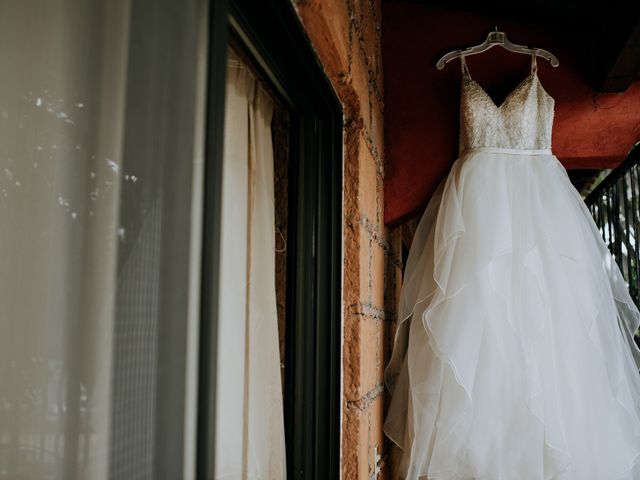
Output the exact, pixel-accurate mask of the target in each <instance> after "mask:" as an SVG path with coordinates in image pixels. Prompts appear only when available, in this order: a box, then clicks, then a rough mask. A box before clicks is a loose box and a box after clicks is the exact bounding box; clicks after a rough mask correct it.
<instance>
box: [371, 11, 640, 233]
mask: <svg viewBox="0 0 640 480" xmlns="http://www.w3.org/2000/svg"><path fill="white" fill-rule="evenodd" d="M492 21H493V23H492ZM495 22H496V21H495V20H494V19H490V18H488V17H484V16H481V15H477V14H472V13H466V12H454V11H448V10H443V9H436V8H428V7H425V6H421V5H416V4H409V3H386V4H383V22H382V23H383V29H382V38H383V42H382V44H383V65H384V85H385V122H384V125H385V148H386V169H385V222H386V223H387V224H389V225H393V224H397V223H399V222H401V221H403V220H406V219H408V218H410V217H412V216H414V215H416V214H417V213H419V212H420V211H421V210H422V209H423V208H424V206H425V205H426V202H427V201H428V199H429V198H430V197H431V195H432V193H433V191H434V190H435V188H436V186H437V184H438V182H439V181H440V180H441V179H442V178H443V177H444V176H445V175H446V173H447V171H448V170H449V167H450V165H451V163H453V161H454V160H455V158H456V156H457V153H458V108H459V93H460V62H459V61H458V60H454V61H452V62H449V63H448V64H447V65H446V67H445V68H444V70H437V69H436V68H435V63H436V61H437V60H438V58H440V56H441V55H443V54H445V53H447V52H449V51H450V50H453V49H455V48H464V47H466V46H470V45H475V44H477V43H480V42H481V41H482V40H484V38H485V37H486V35H487V32H488V31H489V30H491V29H493V26H494V23H495ZM498 27H499V29H500V30H503V31H505V32H506V33H507V35H508V37H509V39H510V40H511V41H513V42H514V43H520V44H524V45H533V46H539V47H541V48H545V49H547V50H549V51H551V52H552V53H554V54H555V55H556V56H557V57H558V59H559V60H560V66H559V67H558V68H553V67H551V66H550V65H549V63H548V62H547V61H546V60H543V59H540V58H539V59H538V66H539V77H540V80H541V82H542V84H543V86H544V88H545V89H546V90H547V92H548V93H549V94H550V95H551V96H553V97H554V98H555V99H556V108H555V123H554V128H553V138H552V142H553V151H554V153H555V154H556V156H557V157H558V158H559V159H560V161H561V162H562V163H563V164H564V165H565V167H566V168H567V169H570V168H613V167H615V166H617V165H618V164H619V163H620V162H621V161H622V160H624V158H625V157H626V155H627V153H628V152H629V150H630V149H631V147H632V145H633V144H634V143H635V142H636V141H638V140H640V82H635V83H634V84H632V86H631V87H630V88H629V89H628V90H627V91H626V92H625V93H624V94H606V95H604V94H596V93H595V92H594V91H593V89H592V86H591V85H589V83H588V80H587V79H588V78H589V72H588V71H587V70H588V68H589V65H588V64H589V60H588V55H589V52H585V51H584V49H583V48H582V49H581V44H580V42H579V39H575V38H570V37H569V38H562V37H561V36H560V35H558V34H557V33H554V32H553V31H552V30H550V29H547V28H545V27H544V26H542V25H540V24H539V23H538V24H536V23H531V24H522V23H514V22H508V21H499V22H498ZM579 55H582V56H583V58H579ZM467 63H468V65H469V70H470V72H471V76H472V77H473V78H474V79H475V80H476V81H477V82H478V83H479V84H480V85H482V86H483V87H484V88H485V90H487V92H488V93H489V95H491V96H492V98H493V99H494V101H495V102H496V103H498V104H499V103H500V102H501V101H502V100H503V99H504V98H505V97H506V95H507V94H508V93H509V91H511V89H512V88H513V87H515V86H516V85H517V84H518V83H519V82H520V81H521V80H522V79H523V78H524V77H525V76H526V75H528V73H529V65H530V57H528V56H526V55H517V54H514V53H510V52H508V51H506V50H504V49H501V48H493V49H491V50H489V51H488V52H486V53H484V54H482V55H476V56H473V57H469V58H468V59H467Z"/></svg>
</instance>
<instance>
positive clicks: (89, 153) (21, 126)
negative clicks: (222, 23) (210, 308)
mask: <svg viewBox="0 0 640 480" xmlns="http://www.w3.org/2000/svg"><path fill="white" fill-rule="evenodd" d="M203 3H205V2H201V1H198V0H187V1H185V0H159V1H158V0H156V1H149V0H109V1H99V0H91V1H87V0H49V1H47V2H30V1H15V2H10V1H3V0H0V70H1V71H2V74H1V75H0V252H1V254H0V272H1V273H0V479H11V480H19V479H65V480H66V479H76V478H77V479H92V480H94V479H95V480H99V479H106V478H113V479H125V478H140V479H147V478H148V479H158V478H172V479H175V478H182V476H183V473H184V472H183V470H184V467H183V466H184V465H185V462H187V461H188V459H187V458H186V457H188V455H189V453H188V452H187V456H185V454H184V447H183V444H184V441H183V437H184V436H185V415H186V416H187V417H188V414H186V413H185V412H190V411H191V410H193V409H192V408H191V407H192V405H191V403H190V400H188V399H191V398H193V389H194V388H195V387H194V385H193V384H192V383H191V384H190V383H189V382H190V381H191V380H192V379H193V372H192V371H189V372H188V371H187V365H188V364H193V362H192V361H191V360H190V359H189V357H187V351H189V355H197V351H196V349H195V348H191V344H190V343H189V342H191V343H195V341H194V335H193V329H194V328H195V327H194V325H195V322H196V321H197V308H195V306H197V296H195V297H194V295H193V294H191V295H190V291H191V292H193V289H194V288H195V287H196V286H197V285H198V278H197V271H198V264H197V261H194V260H193V259H194V258H196V257H197V255H198V249H199V244H198V241H197V238H196V239H194V237H193V235H194V232H195V233H196V234H197V233H198V232H199V225H198V222H199V217H198V216H197V212H198V211H199V210H198V209H199V203H198V202H199V201H200V198H199V191H200V190H199V189H196V190H195V191H194V188H193V186H194V185H196V186H197V185H200V183H201V180H200V178H198V177H199V172H200V171H199V169H198V168H194V165H198V164H199V162H194V159H195V157H196V156H197V155H199V154H201V148H200V146H199V145H198V144H197V139H198V138H201V133H200V132H199V131H198V128H197V126H198V125H201V124H202V122H201V117H202V108H201V106H200V104H199V102H197V98H198V95H200V94H201V91H202V85H203V83H202V79H203V77H202V72H203V69H202V68H201V64H202V62H201V60H199V58H202V45H203V42H202V41H201V38H200V37H201V36H202V27H203V25H204V23H203V21H202V19H203V18H206V16H204V15H203V12H202V11H201V10H202V4H203ZM199 56H200V57H199ZM196 147H197V148H196ZM194 200H195V202H194ZM194 212H196V213H194ZM192 218H196V222H195V223H193V222H192ZM196 237H197V235H196ZM185 392H186V393H185ZM191 423H193V421H192V420H191ZM190 445H191V444H190Z"/></svg>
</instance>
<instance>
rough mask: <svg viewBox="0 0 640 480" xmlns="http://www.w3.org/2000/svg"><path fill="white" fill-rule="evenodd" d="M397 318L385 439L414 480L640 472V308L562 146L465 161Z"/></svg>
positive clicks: (443, 192)
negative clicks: (560, 153)
mask: <svg viewBox="0 0 640 480" xmlns="http://www.w3.org/2000/svg"><path fill="white" fill-rule="evenodd" d="M399 321H400V322H399V325H398V330H397V333H396V338H395V343H394V350H393V355H392V358H391V361H390V363H389V365H388V367H387V371H386V380H387V385H388V387H389V389H390V391H391V393H392V398H391V403H390V406H389V411H388V414H387V418H386V421H385V432H386V433H387V435H388V436H389V437H390V438H391V439H392V440H393V442H395V443H396V444H397V445H399V446H400V448H401V449H402V457H401V461H400V465H399V471H400V475H401V477H402V478H406V479H411V480H414V479H425V478H426V479H428V480H441V479H442V480H454V479H455V480H472V479H473V480H480V479H482V480H551V479H554V480H556V479H558V480H559V479H562V480H633V479H636V480H637V479H640V376H639V375H638V364H639V363H640V362H639V361H638V358H639V352H638V349H637V347H636V346H635V344H634V342H633V333H634V332H635V331H636V329H637V328H638V326H639V324H640V313H639V312H638V309H637V308H636V306H635V305H634V303H633V301H632V299H631V298H630V296H629V292H628V287H627V284H626V283H625V281H624V279H623V277H622V275H621V273H620V270H619V269H618V267H617V265H616V264H615V262H614V260H613V258H612V257H611V255H610V253H609V251H608V249H607V246H606V245H605V243H604V241H603V240H602V238H601V236H600V233H599V231H598V230H597V228H596V225H595V223H594V221H593V219H592V217H591V215H590V213H589V211H588V209H587V208H586V206H585V204H584V202H583V201H582V199H581V197H580V195H579V194H578V192H577V191H576V190H575V189H574V187H573V186H572V184H571V183H570V181H569V178H568V176H567V173H566V171H565V169H564V167H563V166H562V165H561V164H560V163H559V161H558V160H557V159H556V157H554V156H553V155H552V154H551V153H550V152H549V153H547V154H544V153H543V154H539V153H538V154H534V153H530V154H527V152H511V151H501V150H498V149H483V150H481V151H471V152H469V153H467V154H465V155H463V156H462V157H460V158H459V159H458V160H456V162H455V163H454V165H453V167H452V170H451V172H450V174H449V175H448V177H447V178H446V179H445V181H443V182H442V183H441V185H440V186H439V187H438V190H437V192H436V194H435V195H434V196H433V198H432V199H431V201H430V203H429V205H428V207H427V210H426V211H425V214H424V216H423V218H422V220H421V222H420V224H419V226H418V229H417V231H416V234H415V237H414V240H413V245H412V246H411V250H410V253H409V258H408V261H407V265H406V269H405V277H404V284H403V290H402V295H401V305H400V308H399Z"/></svg>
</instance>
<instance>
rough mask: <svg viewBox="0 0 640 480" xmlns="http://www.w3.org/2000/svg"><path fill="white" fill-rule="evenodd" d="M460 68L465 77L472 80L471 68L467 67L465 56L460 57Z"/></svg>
mask: <svg viewBox="0 0 640 480" xmlns="http://www.w3.org/2000/svg"><path fill="white" fill-rule="evenodd" d="M460 68H461V70H462V75H463V76H465V77H467V78H471V75H470V74H469V67H467V61H466V60H465V58H464V55H460Z"/></svg>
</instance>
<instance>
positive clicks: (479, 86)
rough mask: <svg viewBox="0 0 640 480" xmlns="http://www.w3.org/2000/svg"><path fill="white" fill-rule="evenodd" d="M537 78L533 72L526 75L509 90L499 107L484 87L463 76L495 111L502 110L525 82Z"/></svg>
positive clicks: (470, 77) (536, 73)
mask: <svg viewBox="0 0 640 480" xmlns="http://www.w3.org/2000/svg"><path fill="white" fill-rule="evenodd" d="M537 77H538V72H536V71H533V72H531V73H529V75H527V76H526V77H524V78H523V79H522V80H521V81H520V83H518V84H517V85H516V86H515V87H513V89H512V90H511V92H509V93H508V94H507V96H506V97H504V100H502V102H501V103H500V105H498V104H497V103H496V102H495V101H494V100H493V98H492V97H491V95H489V94H488V93H487V91H486V90H485V89H484V87H483V86H482V85H480V84H479V83H478V82H476V81H475V80H474V79H473V77H472V76H471V75H469V74H466V75H465V78H466V79H467V80H468V81H471V82H473V83H474V84H475V85H476V86H477V87H478V88H479V89H480V91H481V92H482V93H483V94H484V96H485V97H487V98H488V99H489V101H490V102H491V104H492V105H493V106H494V107H495V108H496V109H497V110H500V109H502V107H503V106H504V104H505V103H507V101H508V100H509V99H510V98H511V97H512V96H513V94H514V93H516V92H517V91H518V90H519V89H520V88H521V87H522V86H523V85H524V84H525V83H526V82H527V81H529V80H532V79H535V78H537Z"/></svg>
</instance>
